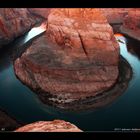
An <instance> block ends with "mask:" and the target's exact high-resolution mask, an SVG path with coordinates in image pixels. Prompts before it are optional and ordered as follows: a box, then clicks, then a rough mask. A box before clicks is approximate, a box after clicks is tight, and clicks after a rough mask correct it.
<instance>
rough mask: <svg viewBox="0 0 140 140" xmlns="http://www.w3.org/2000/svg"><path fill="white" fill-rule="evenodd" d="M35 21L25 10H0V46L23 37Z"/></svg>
mask: <svg viewBox="0 0 140 140" xmlns="http://www.w3.org/2000/svg"><path fill="white" fill-rule="evenodd" d="M37 21H38V19H37V18H36V17H33V16H32V15H31V14H30V13H29V12H28V10H27V9H26V8H0V45H5V44H8V43H9V42H10V41H12V40H14V39H15V38H16V37H18V36H21V35H23V34H24V33H25V32H27V31H28V30H30V29H31V28H32V26H33V25H34V24H35V23H36V22H37Z"/></svg>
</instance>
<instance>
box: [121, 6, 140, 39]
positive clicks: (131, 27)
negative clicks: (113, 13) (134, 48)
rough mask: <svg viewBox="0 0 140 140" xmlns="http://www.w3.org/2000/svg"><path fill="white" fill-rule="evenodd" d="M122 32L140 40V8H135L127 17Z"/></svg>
mask: <svg viewBox="0 0 140 140" xmlns="http://www.w3.org/2000/svg"><path fill="white" fill-rule="evenodd" d="M121 32H122V33H124V34H126V35H128V36H130V37H132V38H134V39H137V40H140V8H133V10H131V11H129V13H128V16H126V17H125V19H124V23H123V26H122V27H121Z"/></svg>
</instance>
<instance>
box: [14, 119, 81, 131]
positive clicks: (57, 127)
mask: <svg viewBox="0 0 140 140" xmlns="http://www.w3.org/2000/svg"><path fill="white" fill-rule="evenodd" d="M15 132H82V130H80V129H79V128H78V127H76V126H75V125H73V124H71V123H69V122H65V121H63V120H54V121H39V122H35V123H32V124H28V125H25V126H23V127H20V128H18V129H17V130H15Z"/></svg>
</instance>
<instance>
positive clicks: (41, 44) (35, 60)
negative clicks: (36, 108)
mask: <svg viewBox="0 0 140 140" xmlns="http://www.w3.org/2000/svg"><path fill="white" fill-rule="evenodd" d="M118 64H119V45H118V43H117V42H116V39H115V37H114V34H113V31H112V28H111V26H110V25H109V24H108V22H107V19H106V18H105V16H104V15H103V14H102V13H101V11H100V10H99V9H94V8H92V9H87V8H86V9H84V8H80V9H67V8H64V9H61V8H59V9H57V8H56V9H55V8H54V9H51V11H50V14H49V16H48V22H47V31H46V33H45V34H44V35H43V36H41V37H39V38H37V39H36V40H35V41H33V42H32V45H31V46H30V47H29V48H28V49H27V51H26V52H25V53H23V54H22V56H21V57H20V58H18V59H17V60H16V61H15V63H14V68H15V73H16V75H17V77H18V78H19V79H20V80H21V81H22V82H23V83H25V84H26V85H28V86H29V87H30V88H32V89H33V90H34V91H36V92H38V93H44V97H42V100H43V98H48V100H49V101H50V102H58V103H62V104H65V103H70V102H73V101H76V100H79V99H85V98H86V97H90V96H96V95H97V94H99V93H101V92H104V91H106V90H108V89H110V88H111V87H112V86H113V85H114V84H115V83H116V81H117V79H118V75H119V70H118Z"/></svg>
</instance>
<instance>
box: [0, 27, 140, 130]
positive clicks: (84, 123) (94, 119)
mask: <svg viewBox="0 0 140 140" xmlns="http://www.w3.org/2000/svg"><path fill="white" fill-rule="evenodd" d="M43 31H44V29H43V28H34V29H32V30H31V31H30V32H29V33H28V34H26V35H25V36H22V37H20V38H19V39H17V41H16V42H15V43H14V44H11V46H8V47H5V48H4V49H1V51H0V108H2V109H3V110H5V111H6V112H8V113H9V114H10V115H11V116H13V117H14V118H16V119H17V120H19V121H21V122H24V123H31V122H34V121H38V120H54V119H63V120H65V121H69V122H71V123H73V124H75V125H76V126H78V127H79V128H80V129H82V130H84V131H114V130H120V129H135V128H140V43H139V42H136V41H132V40H131V39H128V38H125V37H123V36H118V35H117V36H116V38H119V39H120V40H121V41H123V42H124V43H121V42H120V43H119V44H120V53H121V55H122V56H123V57H124V58H125V59H126V60H127V61H128V62H129V64H130V65H131V67H132V70H133V77H132V79H131V80H130V82H129V85H128V88H127V89H126V90H125V92H124V93H123V94H121V96H119V97H117V98H116V99H115V100H114V101H113V102H112V103H110V104H108V105H106V106H104V107H102V108H100V109H97V110H89V111H87V110H85V111H81V112H80V111H78V112H69V111H65V112H64V111H61V110H59V109H55V108H53V107H50V106H47V105H44V104H43V103H41V101H40V100H39V99H38V97H37V96H36V94H35V93H33V92H32V91H31V90H30V89H29V88H28V87H26V86H25V85H23V84H22V83H21V82H20V81H19V80H18V79H17V78H16V76H15V74H14V69H13V64H12V58H13V57H14V55H15V54H16V51H18V49H19V48H22V47H26V46H22V45H23V44H24V43H26V42H27V41H28V40H29V39H30V38H32V37H33V36H35V35H37V34H39V32H40V33H41V32H43ZM22 49H23V48H22Z"/></svg>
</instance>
